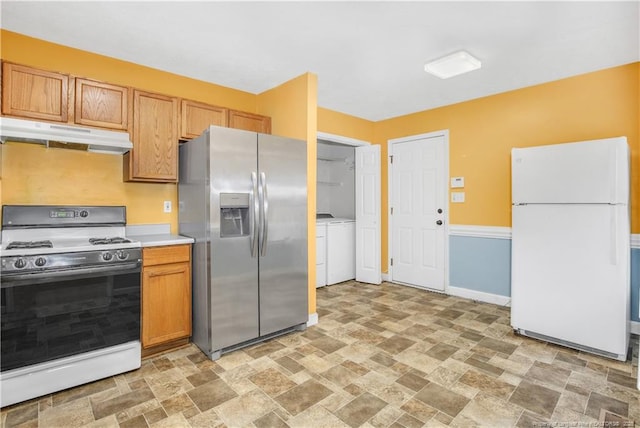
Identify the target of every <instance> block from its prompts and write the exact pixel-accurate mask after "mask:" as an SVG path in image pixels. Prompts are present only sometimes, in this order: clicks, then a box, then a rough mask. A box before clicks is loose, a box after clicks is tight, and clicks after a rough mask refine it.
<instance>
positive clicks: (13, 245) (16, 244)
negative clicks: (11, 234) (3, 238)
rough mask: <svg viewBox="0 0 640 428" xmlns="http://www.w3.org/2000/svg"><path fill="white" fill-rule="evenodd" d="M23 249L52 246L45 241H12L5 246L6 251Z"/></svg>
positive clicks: (49, 242)
mask: <svg viewBox="0 0 640 428" xmlns="http://www.w3.org/2000/svg"><path fill="white" fill-rule="evenodd" d="M25 248H53V244H52V243H51V241H49V240H45V241H13V242H9V244H8V245H7V250H14V249H25Z"/></svg>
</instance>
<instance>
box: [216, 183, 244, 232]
mask: <svg viewBox="0 0 640 428" xmlns="http://www.w3.org/2000/svg"><path fill="white" fill-rule="evenodd" d="M249 233H250V227H249V194H248V193H220V237H221V238H232V237H237V236H247V235H249Z"/></svg>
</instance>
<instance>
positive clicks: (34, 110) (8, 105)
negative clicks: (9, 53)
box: [2, 62, 69, 122]
mask: <svg viewBox="0 0 640 428" xmlns="http://www.w3.org/2000/svg"><path fill="white" fill-rule="evenodd" d="M68 88H69V76H67V75H66V74H60V73H54V72H50V71H42V70H37V69H34V68H30V67H25V66H22V65H17V64H11V63H8V62H3V63H2V114H6V115H10V116H18V117H24V118H29V119H40V120H50V121H54V122H67V118H68V107H69V101H68V100H69V92H68Z"/></svg>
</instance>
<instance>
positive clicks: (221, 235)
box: [178, 126, 308, 360]
mask: <svg viewBox="0 0 640 428" xmlns="http://www.w3.org/2000/svg"><path fill="white" fill-rule="evenodd" d="M179 150H180V154H179V185H178V200H179V208H178V217H179V230H180V234H181V235H186V236H190V237H192V238H194V239H195V244H194V250H193V267H192V270H193V336H192V340H193V342H194V343H195V344H196V345H197V346H198V347H199V348H200V349H201V350H202V351H203V352H204V353H205V354H207V355H208V356H209V358H211V359H213V360H215V359H217V358H219V357H220V355H221V354H222V353H225V352H227V351H230V350H233V349H236V348H238V347H241V346H244V345H247V344H251V343H254V342H257V341H260V340H264V339H266V338H269V337H272V336H275V335H278V334H282V333H286V332H288V331H290V330H293V329H304V328H305V326H306V322H307V319H308V303H307V301H308V286H307V276H308V272H307V151H306V150H307V148H306V142H304V141H300V140H295V139H291V138H284V137H278V136H274V135H266V134H258V133H255V132H249V131H242V130H237V129H231V128H222V127H217V126H211V127H210V128H209V129H207V130H206V131H205V132H204V133H203V134H202V135H201V136H200V137H198V138H195V139H193V140H191V141H187V142H185V143H182V144H181V145H180V149H179Z"/></svg>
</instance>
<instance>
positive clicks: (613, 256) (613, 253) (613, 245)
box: [609, 205, 618, 266]
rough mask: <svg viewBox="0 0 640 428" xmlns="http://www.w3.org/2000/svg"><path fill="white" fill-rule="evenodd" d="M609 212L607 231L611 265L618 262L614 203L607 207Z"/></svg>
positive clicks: (616, 219)
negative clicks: (609, 225) (609, 218)
mask: <svg viewBox="0 0 640 428" xmlns="http://www.w3.org/2000/svg"><path fill="white" fill-rule="evenodd" d="M609 214H610V217H611V220H610V224H611V227H610V228H609V229H610V230H609V233H610V234H611V235H610V237H609V241H610V243H609V245H610V247H609V258H610V262H611V264H612V265H614V266H615V265H617V264H618V213H617V210H616V205H611V206H610V207H609Z"/></svg>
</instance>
